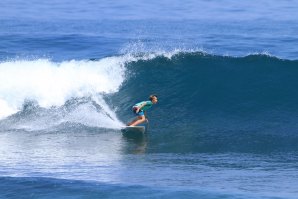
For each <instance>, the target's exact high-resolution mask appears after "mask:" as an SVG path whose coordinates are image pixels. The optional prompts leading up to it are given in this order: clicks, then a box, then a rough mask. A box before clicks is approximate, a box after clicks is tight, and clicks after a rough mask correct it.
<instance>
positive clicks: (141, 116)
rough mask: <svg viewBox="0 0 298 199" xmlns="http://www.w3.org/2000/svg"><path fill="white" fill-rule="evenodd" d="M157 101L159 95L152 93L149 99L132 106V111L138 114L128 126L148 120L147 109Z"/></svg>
mask: <svg viewBox="0 0 298 199" xmlns="http://www.w3.org/2000/svg"><path fill="white" fill-rule="evenodd" d="M156 103H157V95H150V96H149V101H142V102H139V103H137V104H135V105H134V106H133V107H132V111H133V112H134V114H135V115H136V116H137V117H136V118H135V119H134V120H133V121H131V122H130V123H128V124H127V126H136V125H138V124H141V123H143V122H145V121H148V120H147V119H146V110H148V109H149V108H151V107H152V105H153V104H156Z"/></svg>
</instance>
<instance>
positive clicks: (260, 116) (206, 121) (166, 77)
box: [114, 52, 298, 152]
mask: <svg viewBox="0 0 298 199" xmlns="http://www.w3.org/2000/svg"><path fill="white" fill-rule="evenodd" d="M297 66H298V62H297V61H290V60H281V59H278V58H276V57H271V56H268V55H262V54H256V55H249V56H246V57H227V56H214V55H206V54H204V53H200V52H197V53H178V54H175V55H173V56H171V57H167V56H165V55H162V56H157V57H155V58H153V59H150V60H139V61H136V62H131V63H129V64H128V65H127V69H128V71H129V76H130V78H129V79H128V81H125V82H124V84H123V86H122V87H121V89H120V91H119V92H117V93H116V94H115V96H114V99H115V100H116V101H117V102H119V103H118V104H119V106H120V110H121V111H119V112H118V114H119V115H120V117H121V118H127V117H128V116H127V115H125V114H124V113H127V112H129V111H130V105H132V104H133V103H135V102H137V101H140V100H144V99H146V98H147V96H148V95H149V94H150V93H156V94H158V96H159V104H157V105H155V107H154V108H153V110H150V111H149V114H148V117H149V118H150V124H151V126H152V129H151V131H153V132H154V133H153V134H154V136H153V137H154V138H153V139H156V142H158V143H160V142H162V143H166V144H165V146H164V147H161V148H162V149H160V148H159V147H157V148H158V150H162V151H171V152H175V151H177V152H201V151H207V152H217V151H225V150H228V151H245V152H250V151H257V152H263V151H267V150H269V151H272V150H273V151H275V150H278V151H279V150H297V149H298V147H297V146H296V144H295V142H297V141H298V137H297V127H298V125H297V121H298V117H297V115H298V114H297V113H298V110H297V101H298V94H297V92H296V90H297V86H298V79H297V74H298V67H297ZM128 105H129V106H128ZM124 110H125V111H124ZM153 126H154V127H153Z"/></svg>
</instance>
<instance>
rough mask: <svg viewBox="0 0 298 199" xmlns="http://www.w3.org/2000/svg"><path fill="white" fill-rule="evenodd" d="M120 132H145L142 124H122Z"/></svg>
mask: <svg viewBox="0 0 298 199" xmlns="http://www.w3.org/2000/svg"><path fill="white" fill-rule="evenodd" d="M121 132H122V133H135V134H143V133H145V127H144V126H124V127H122V128H121Z"/></svg>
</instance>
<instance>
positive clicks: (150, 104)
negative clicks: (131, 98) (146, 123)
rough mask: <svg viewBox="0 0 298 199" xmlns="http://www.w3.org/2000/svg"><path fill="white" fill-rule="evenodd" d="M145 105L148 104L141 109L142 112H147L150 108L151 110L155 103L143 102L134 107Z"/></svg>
mask: <svg viewBox="0 0 298 199" xmlns="http://www.w3.org/2000/svg"><path fill="white" fill-rule="evenodd" d="M144 103H146V105H145V106H143V108H141V110H142V111H146V110H148V109H149V108H151V106H152V105H153V103H152V102H151V101H142V102H139V103H137V104H135V105H134V107H140V106H142V105H143V104H144Z"/></svg>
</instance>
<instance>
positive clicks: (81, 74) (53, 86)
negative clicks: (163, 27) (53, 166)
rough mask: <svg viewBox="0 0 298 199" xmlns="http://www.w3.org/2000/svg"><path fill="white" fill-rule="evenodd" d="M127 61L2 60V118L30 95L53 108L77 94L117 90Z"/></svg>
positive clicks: (0, 99) (0, 95)
mask: <svg viewBox="0 0 298 199" xmlns="http://www.w3.org/2000/svg"><path fill="white" fill-rule="evenodd" d="M126 61H129V59H128V58H126V57H109V58H104V59H101V60H98V61H88V60H81V61H75V60H72V61H64V62H60V63H56V62H52V61H50V60H47V59H38V60H31V61H27V60H17V61H8V62H3V63H0V118H3V117H6V116H9V115H11V114H13V113H16V112H17V111H19V110H20V109H21V107H22V104H23V102H24V101H25V100H28V99H29V100H34V101H37V103H38V104H39V105H40V106H41V107H45V108H49V107H51V106H61V105H63V104H64V103H65V101H66V100H68V99H70V98H73V97H84V96H95V95H97V94H98V93H113V92H117V91H118V89H119V87H120V86H121V83H122V82H123V81H124V78H125V77H124V75H125V67H124V64H125V62H126Z"/></svg>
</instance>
